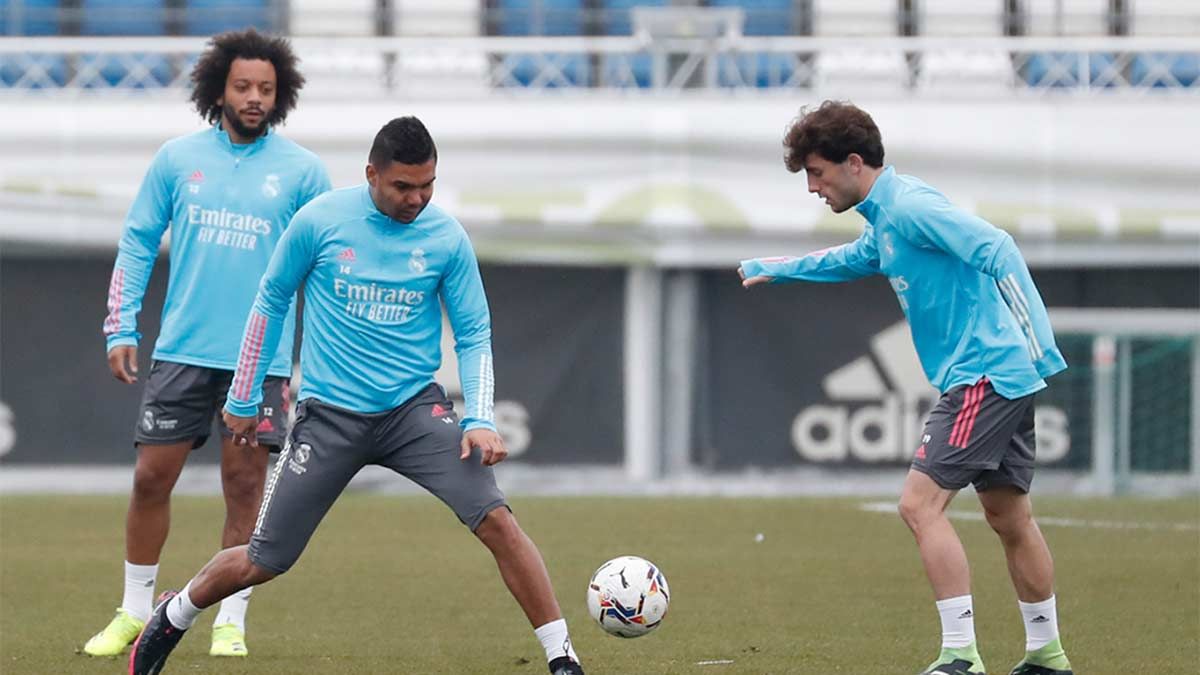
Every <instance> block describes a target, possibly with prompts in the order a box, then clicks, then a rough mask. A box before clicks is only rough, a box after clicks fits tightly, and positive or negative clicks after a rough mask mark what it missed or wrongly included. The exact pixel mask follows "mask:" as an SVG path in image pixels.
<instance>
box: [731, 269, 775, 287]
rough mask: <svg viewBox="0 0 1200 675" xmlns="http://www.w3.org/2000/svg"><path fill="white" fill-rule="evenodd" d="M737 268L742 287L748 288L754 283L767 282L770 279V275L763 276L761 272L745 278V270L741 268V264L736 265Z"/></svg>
mask: <svg viewBox="0 0 1200 675" xmlns="http://www.w3.org/2000/svg"><path fill="white" fill-rule="evenodd" d="M737 270H738V278H740V279H741V280H742V286H743V287H744V288H750V287H751V286H754V285H756V284H765V283H769V282H770V281H771V277H765V276H762V275H761V274H760V275H759V276H756V277H750V278H749V279H747V278H746V272H745V271H744V270H742V266H741V265H738V268H737Z"/></svg>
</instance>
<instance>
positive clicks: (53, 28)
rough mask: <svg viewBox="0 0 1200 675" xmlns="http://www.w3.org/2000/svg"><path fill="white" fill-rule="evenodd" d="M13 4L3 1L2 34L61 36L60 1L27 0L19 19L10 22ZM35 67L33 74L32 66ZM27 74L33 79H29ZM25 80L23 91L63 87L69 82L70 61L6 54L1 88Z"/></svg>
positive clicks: (1, 60)
mask: <svg viewBox="0 0 1200 675" xmlns="http://www.w3.org/2000/svg"><path fill="white" fill-rule="evenodd" d="M10 6H11V2H10V1H9V0H4V1H3V2H0V35H9V34H15V35H58V0H24V2H23V4H22V6H21V11H20V17H19V19H18V20H17V21H16V22H15V23H12V24H10V23H9V21H8V17H9V11H10ZM31 65H32V66H36V69H35V72H33V73H30V72H29V71H30V70H31V68H30V66H31ZM26 75H30V77H28V78H26ZM22 78H26V81H25V82H22V84H21V85H20V86H21V87H22V88H29V89H42V88H45V87H60V86H62V84H63V83H64V82H66V80H67V62H66V59H65V58H64V57H62V56H58V55H54V54H7V55H4V56H0V86H4V87H11V86H13V85H15V84H17V83H18V82H21V80H22Z"/></svg>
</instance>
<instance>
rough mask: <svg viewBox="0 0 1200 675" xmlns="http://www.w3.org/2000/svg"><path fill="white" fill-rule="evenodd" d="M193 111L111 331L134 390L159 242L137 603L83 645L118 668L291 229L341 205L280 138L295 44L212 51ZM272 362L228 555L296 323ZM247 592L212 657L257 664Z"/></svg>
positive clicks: (112, 354)
mask: <svg viewBox="0 0 1200 675" xmlns="http://www.w3.org/2000/svg"><path fill="white" fill-rule="evenodd" d="M192 82H193V84H194V87H193V89H192V102H193V103H194V104H195V106H196V110H197V111H198V112H199V113H200V115H201V116H202V117H203V118H205V119H206V120H208V121H209V122H210V123H211V124H212V125H213V126H212V128H210V129H206V130H203V131H199V132H196V133H194V134H190V135H187V136H182V137H179V138H174V139H172V140H169V141H167V142H166V143H164V144H163V146H162V147H161V148H160V149H159V151H158V153H157V154H156V155H155V156H154V160H153V162H152V163H151V164H150V169H149V170H148V171H147V172H146V177H145V179H144V180H143V181H142V186H141V189H140V190H139V192H138V195H137V199H136V200H135V201H134V203H133V206H132V207H131V208H130V210H129V215H128V217H127V218H126V221H125V232H124V234H123V235H122V237H121V243H120V246H119V247H118V253H117V260H116V264H115V265H114V267H113V274H112V281H111V283H110V285H109V291H108V309H109V314H108V318H106V319H105V321H104V334H105V336H106V337H107V342H108V345H107V348H108V365H109V368H110V369H111V370H112V374H113V376H114V377H116V378H117V379H118V380H120V381H121V382H124V383H127V384H132V383H134V382H136V381H137V374H138V364H137V347H138V342H139V340H140V339H141V333H139V332H138V327H137V315H138V312H139V311H140V310H141V308H142V297H143V295H144V294H145V291H146V284H147V282H148V281H149V279H150V272H151V269H152V268H153V266H154V261H155V258H157V257H158V249H159V243H160V240H161V239H162V235H163V230H165V229H167V226H168V224H169V225H170V227H171V248H170V251H171V252H170V256H171V267H170V276H169V279H168V283H167V298H166V304H165V305H164V307H163V315H162V329H161V332H160V333H159V337H158V342H157V344H156V345H155V349H154V362H153V365H152V366H151V368H150V375H149V377H148V379H147V381H146V389H145V392H144V394H143V397H142V404H141V410H140V412H139V414H138V422H137V428H136V432H135V435H134V444H135V445H136V447H137V452H138V454H137V465H136V468H135V469H134V474H133V491H132V493H131V495H130V499H129V512H128V515H127V516H126V521H125V595H124V598H123V599H122V601H121V606H120V608H118V609H117V613H116V616H115V617H114V618H113V620H112V621H111V622H110V623H109V624H108V626H107V627H105V628H104V630H102V631H100V632H99V633H98V634H96V635H95V636H94V637H92V638H91V639H90V640H88V642H87V644H86V645H84V651H85V652H86V653H87V654H91V655H94V656H112V655H116V654H119V653H121V652H122V651H123V650H124V649H125V647H127V646H128V645H129V643H130V642H132V641H133V640H134V638H136V637H137V635H138V633H139V632H140V631H141V630H142V628H143V627H144V626H145V623H146V620H147V619H149V618H150V612H151V610H152V608H153V598H154V584H155V579H156V577H157V574H158V560H159V555H160V554H161V553H162V548H163V544H164V542H165V541H166V538H167V530H168V529H169V526H170V518H171V515H170V498H171V490H172V488H173V487H174V486H175V481H176V480H177V479H178V478H179V473H180V471H181V470H182V469H183V465H184V462H186V461H187V458H188V455H189V453H191V451H192V450H193V449H194V448H198V447H200V446H201V445H203V444H204V442H205V440H206V439H207V438H208V435H209V433H210V431H211V429H212V425H213V418H214V417H215V416H216V412H217V411H218V410H220V409H221V406H222V405H223V404H224V400H225V392H226V390H227V389H228V388H229V382H230V381H231V380H232V379H233V371H234V369H235V367H236V365H237V355H238V348H239V341H238V337H239V330H240V328H241V325H242V323H243V322H244V321H245V318H246V314H247V313H248V312H249V311H250V306H251V304H252V303H253V302H254V294H255V291H256V289H257V288H258V281H259V279H260V278H261V277H262V274H263V271H264V270H265V269H266V267H267V262H268V261H269V260H270V257H271V252H272V251H273V250H274V248H275V246H276V244H277V243H278V242H279V240H280V238H281V237H282V236H283V232H284V229H285V228H286V226H287V224H288V222H289V221H290V220H291V217H292V215H293V214H294V213H295V212H296V210H297V209H299V208H300V207H301V206H303V205H304V204H305V203H307V202H308V201H309V200H310V199H312V198H313V197H315V196H317V195H319V194H321V193H322V192H325V191H326V190H328V189H329V187H330V186H329V177H328V175H327V174H326V172H325V169H324V167H323V166H322V165H321V162H320V161H319V160H318V159H317V157H316V156H315V155H314V154H313V153H311V152H309V151H308V150H305V149H304V148H302V147H300V146H298V145H296V144H295V143H293V142H291V141H289V140H287V139H285V138H283V137H281V136H279V135H278V134H276V133H274V132H273V131H272V128H273V127H274V126H276V125H278V124H282V123H283V121H284V120H285V119H286V118H287V115H288V113H289V112H291V110H292V108H294V107H295V105H296V98H297V95H298V94H299V92H300V88H301V87H302V86H303V84H304V78H303V77H302V76H301V75H300V73H299V72H298V71H297V69H296V57H295V56H294V55H293V53H292V50H291V47H290V46H289V45H288V43H287V42H286V41H285V40H282V39H276V38H269V37H265V36H263V35H260V34H259V33H257V32H255V31H254V30H253V29H251V30H246V31H244V32H230V33H223V34H221V35H217V36H215V37H214V38H213V39H212V40H211V41H210V43H209V45H208V47H207V49H206V50H205V52H204V53H203V55H202V56H201V57H200V59H199V61H198V62H197V63H196V66H195V68H194V70H193V71H192ZM284 310H285V314H286V317H287V318H286V319H285V324H286V325H284V327H283V331H282V332H283V337H282V339H280V340H279V342H278V344H277V345H274V346H273V349H272V351H270V352H269V353H268V355H267V356H268V362H267V363H266V364H265V365H264V368H265V370H266V374H267V376H268V377H266V379H265V381H264V382H263V383H261V384H262V388H263V390H264V391H263V396H262V407H261V413H262V422H261V423H260V426H259V429H258V431H259V436H258V440H259V441H260V444H258V445H248V446H247V445H242V446H238V445H235V444H234V442H233V433H232V431H230V429H229V428H228V427H226V426H224V425H222V427H221V441H222V442H221V484H222V487H223V488H224V493H225V508H226V515H225V526H224V530H223V532H222V534H221V545H222V546H225V547H228V546H236V545H238V544H244V543H246V542H247V541H249V539H250V531H251V529H252V528H253V526H254V518H255V515H256V514H257V513H258V505H259V503H260V501H261V500H262V491H263V484H264V483H265V478H266V467H267V455H268V452H269V451H277V450H278V447H279V446H280V445H281V444H282V441H283V438H284V434H285V431H286V429H285V425H286V423H287V412H288V411H287V407H288V377H289V376H290V375H291V360H292V359H291V357H292V330H293V327H294V325H295V316H294V312H293V310H292V309H290V308H288V307H285V308H284ZM249 598H250V591H249V589H247V590H246V591H245V592H244V593H240V594H238V595H236V596H234V597H231V598H228V599H227V600H226V601H225V602H224V603H222V605H221V611H220V612H219V613H218V614H217V617H216V622H215V623H214V626H213V634H212V635H213V641H212V649H211V652H210V653H211V654H212V655H214V656H245V655H246V653H247V651H246V642H245V621H246V606H247V603H248V601H249Z"/></svg>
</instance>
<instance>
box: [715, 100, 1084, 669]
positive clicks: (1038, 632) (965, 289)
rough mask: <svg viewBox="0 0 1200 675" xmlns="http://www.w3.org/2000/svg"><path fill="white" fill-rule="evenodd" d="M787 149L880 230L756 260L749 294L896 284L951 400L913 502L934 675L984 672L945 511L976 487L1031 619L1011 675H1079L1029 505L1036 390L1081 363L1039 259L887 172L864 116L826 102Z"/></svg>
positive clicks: (910, 496) (839, 201)
mask: <svg viewBox="0 0 1200 675" xmlns="http://www.w3.org/2000/svg"><path fill="white" fill-rule="evenodd" d="M783 143H784V146H785V148H786V164H787V168H788V170H789V171H791V172H793V173H796V172H798V171H800V170H801V169H803V170H804V171H805V172H806V173H807V175H808V191H809V192H813V193H816V194H817V195H818V196H820V197H821V198H823V199H824V200H825V202H826V203H827V204H828V205H829V207H830V208H831V209H832V210H833V211H834V213H842V212H843V211H846V210H848V209H850V208H851V207H855V208H856V209H857V210H858V212H859V213H861V214H862V215H863V217H864V218H866V220H867V224H866V226H865V228H864V230H863V233H862V235H861V236H860V237H859V238H858V239H857V240H855V241H853V242H851V243H848V244H843V245H841V246H835V247H833V248H830V249H826V250H823V251H817V252H815V253H810V254H808V255H806V256H803V257H799V258H763V259H756V260H745V261H743V262H742V263H741V265H740V267H739V268H738V273H739V274H740V275H741V277H742V279H743V282H742V284H743V285H744V286H746V287H747V288H748V287H751V286H754V285H756V284H760V283H775V282H784V281H793V280H803V281H818V282H835V281H848V280H851V279H857V278H860V277H865V276H869V275H873V274H882V275H884V276H886V277H887V278H888V281H890V282H891V285H892V288H893V289H894V290H895V292H896V297H897V298H898V299H899V301H900V307H901V309H902V310H903V311H904V314H905V316H906V317H907V319H908V323H909V327H910V328H911V329H912V336H913V341H914V342H915V343H916V348H917V354H918V355H919V356H920V359H921V364H922V366H923V367H924V370H925V374H926V376H928V378H929V380H930V382H932V383H933V385H934V386H935V387H937V388H938V390H939V391H940V392H941V399H940V400H939V401H938V403H937V405H936V406H935V407H934V409H933V410H932V411H931V412H930V413H929V418H928V419H927V420H926V422H925V429H924V433H923V434H922V437H921V439H920V443H919V447H917V450H916V454H915V457H914V459H913V462H912V468H911V470H910V471H909V473H908V477H907V479H906V480H905V483H904V488H903V492H902V495H901V497H900V514H901V516H902V517H903V519H904V522H905V523H907V524H908V526H909V528H911V529H912V532H913V534H914V535H915V536H916V540H917V546H918V548H919V549H920V553H921V561H922V563H923V564H924V566H925V573H926V575H927V576H928V577H929V582H930V584H931V585H932V586H933V592H934V596H935V598H936V600H937V610H938V613H939V614H940V615H941V621H942V651H941V653H940V655H939V656H938V658H937V660H936V661H934V662H933V663H932V664H931V665H930V666H929V667H928V668H927V669H926V670H925V671H924V672H925V673H926V674H928V675H934V674H940V675H976V674H980V673H983V672H984V666H983V660H982V659H981V658H980V656H979V651H978V649H977V648H976V644H975V624H974V608H973V607H972V606H971V589H970V572H969V570H968V567H967V557H966V554H965V553H964V551H963V547H962V543H961V542H960V541H959V539H958V535H957V534H955V532H954V528H953V527H952V526H951V525H950V521H949V520H948V519H947V518H946V514H945V511H946V508H947V506H948V505H949V504H950V501H951V500H952V499H953V498H954V496H955V494H957V492H958V491H959V490H960V489H962V488H964V487H966V486H967V484H968V483H971V484H974V486H975V490H976V492H977V493H978V496H979V501H980V503H981V504H982V505H983V509H984V513H985V514H986V516H987V521H988V524H990V525H991V527H992V529H993V530H995V531H996V534H997V535H999V537H1000V542H1001V544H1003V546H1004V552H1005V555H1006V556H1007V558H1008V569H1009V574H1010V575H1011V577H1012V582H1013V586H1014V587H1015V588H1016V592H1017V599H1018V601H1019V602H1018V604H1019V605H1020V609H1021V615H1022V616H1023V617H1024V620H1025V635H1026V640H1025V650H1026V654H1025V658H1024V659H1023V660H1022V661H1021V662H1020V663H1019V664H1018V665H1017V666H1016V667H1015V668H1013V670H1012V673H1013V675H1070V673H1071V665H1070V663H1069V662H1068V661H1067V656H1066V654H1065V653H1064V652H1063V648H1062V643H1061V641H1060V640H1059V635H1058V619H1057V615H1056V612H1055V598H1054V563H1053V562H1052V560H1051V558H1050V550H1049V549H1048V548H1047V546H1046V541H1045V539H1043V538H1042V533H1041V531H1040V530H1039V529H1038V526H1037V523H1036V522H1034V519H1033V512H1032V508H1031V506H1030V500H1029V486H1030V483H1031V481H1032V479H1033V462H1034V449H1035V446H1034V428H1033V427H1034V414H1033V402H1034V394H1035V392H1037V391H1040V390H1042V389H1044V388H1045V387H1046V383H1045V381H1044V380H1043V378H1046V377H1049V376H1051V375H1054V374H1055V373H1058V372H1060V371H1062V370H1064V369H1066V367H1067V365H1066V362H1065V361H1064V360H1063V357H1062V354H1060V353H1059V351H1058V348H1057V347H1056V346H1055V344H1054V334H1053V333H1052V331H1051V328H1050V321H1049V319H1048V317H1047V315H1046V308H1045V305H1044V304H1043V303H1042V299H1041V296H1040V295H1039V294H1038V290H1037V287H1036V286H1034V283H1033V279H1032V277H1031V276H1030V274H1029V269H1028V267H1027V266H1026V264H1025V260H1024V259H1023V258H1022V257H1021V253H1020V251H1018V250H1017V247H1016V245H1015V244H1014V243H1013V240H1012V237H1010V236H1009V235H1008V234H1006V233H1005V232H1003V231H1001V230H999V229H997V228H996V227H994V226H993V225H991V224H990V223H988V222H987V221H984V220H983V219H981V218H978V217H976V216H973V215H971V214H969V213H967V212H965V211H963V210H961V209H959V208H957V207H955V206H954V205H952V204H951V203H950V202H949V201H948V200H947V199H946V198H945V197H944V196H943V195H942V194H941V193H940V192H938V191H937V190H934V189H933V188H932V187H930V186H929V185H927V184H925V183H923V182H921V181H920V180H919V179H917V178H914V177H912V176H906V175H901V174H898V173H896V170H895V169H894V168H893V167H891V166H886V167H885V166H884V164H883V141H882V139H881V137H880V133H879V129H878V127H876V126H875V122H874V121H873V120H872V119H871V117H870V115H868V114H867V113H866V112H864V111H862V110H860V109H859V108H857V107H855V106H854V105H851V104H849V103H841V102H834V101H826V102H824V103H822V104H821V105H820V106H819V107H817V108H816V109H805V110H802V111H801V114H800V117H798V118H797V119H796V120H795V121H794V122H793V123H792V125H791V127H790V129H789V130H788V132H787V135H786V137H785V138H784V142H783Z"/></svg>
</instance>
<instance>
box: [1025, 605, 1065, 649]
mask: <svg viewBox="0 0 1200 675" xmlns="http://www.w3.org/2000/svg"><path fill="white" fill-rule="evenodd" d="M1017 605H1019V606H1020V607H1021V617H1022V618H1023V619H1024V620H1025V651H1027V652H1035V651H1037V650H1039V649H1041V648H1042V647H1044V646H1046V645H1048V644H1050V642H1052V641H1053V640H1054V639H1055V638H1057V637H1058V609H1057V607H1056V604H1055V599H1054V596H1053V595H1051V596H1050V598H1049V599H1047V600H1043V601H1041V602H1021V601H1020V600H1018V601H1017Z"/></svg>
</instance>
